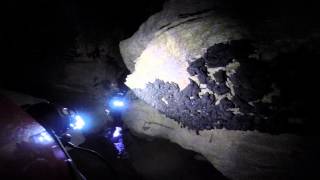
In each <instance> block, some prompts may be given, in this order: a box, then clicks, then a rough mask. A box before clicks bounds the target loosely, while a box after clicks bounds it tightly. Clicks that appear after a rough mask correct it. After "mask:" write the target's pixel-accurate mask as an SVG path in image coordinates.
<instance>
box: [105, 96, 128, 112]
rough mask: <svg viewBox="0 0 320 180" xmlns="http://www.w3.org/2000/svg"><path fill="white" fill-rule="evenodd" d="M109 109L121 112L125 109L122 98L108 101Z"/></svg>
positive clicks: (124, 102)
mask: <svg viewBox="0 0 320 180" xmlns="http://www.w3.org/2000/svg"><path fill="white" fill-rule="evenodd" d="M109 107H110V108H111V109H113V110H121V109H124V108H125V107H126V101H125V99H124V98H122V97H113V98H112V99H111V100H110V101H109Z"/></svg>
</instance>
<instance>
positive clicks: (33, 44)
mask: <svg viewBox="0 0 320 180" xmlns="http://www.w3.org/2000/svg"><path fill="white" fill-rule="evenodd" d="M202 2H204V3H203V4H202ZM0 4H1V5H0V12H1V28H0V49H1V50H0V52H1V62H0V95H1V96H0V108H2V109H0V129H1V128H4V129H6V128H7V125H8V124H10V122H6V121H3V122H1V120H2V119H3V118H7V117H10V116H6V115H5V113H6V112H11V109H10V108H9V106H8V107H5V106H6V100H2V99H1V97H2V95H4V96H6V98H9V99H10V98H11V97H10V96H12V97H14V98H16V99H18V100H17V101H21V102H15V103H16V104H18V105H19V106H20V107H21V108H22V109H24V110H26V109H27V108H25V107H29V106H32V105H31V104H28V103H25V101H27V100H29V99H32V101H30V102H33V101H38V99H41V100H46V101H50V102H52V103H54V104H58V105H59V108H60V107H70V108H71V109H72V108H74V109H77V110H80V111H83V112H86V113H87V114H86V116H91V120H90V121H92V122H94V121H95V120H94V119H99V120H96V121H95V122H94V123H92V122H91V123H90V124H89V123H88V124H89V126H88V127H86V128H87V129H84V130H83V131H82V132H81V133H79V132H76V133H75V137H76V138H75V140H74V141H75V142H73V143H75V144H77V145H79V147H80V148H89V149H91V150H94V151H96V152H98V153H99V155H100V156H101V157H100V159H99V156H96V155H94V153H91V154H90V153H86V152H82V151H78V150H77V149H76V148H74V149H72V148H70V149H68V154H69V155H70V156H71V158H72V160H73V161H74V163H75V165H76V167H77V169H78V170H79V172H81V173H82V174H83V175H84V176H85V177H86V178H87V179H129V178H130V179H146V180H158V179H159V180H160V179H190V180H194V179H250V178H251V179H252V178H253V179H270V178H271V179H301V178H302V177H309V178H310V177H312V176H314V175H315V174H317V173H316V168H317V166H316V165H315V164H316V162H317V160H320V157H319V155H318V151H319V150H320V148H319V147H320V146H318V145H319V143H316V142H315V141H317V140H318V139H319V138H318V136H319V134H318V127H319V126H318V124H319V123H318V122H317V119H318V116H317V109H318V105H316V104H317V99H318V96H319V95H318V94H319V93H318V92H319V91H318V84H317V83H318V81H319V80H318V75H317V72H318V66H317V64H318V63H317V60H318V59H319V57H320V54H319V47H320V34H319V32H320V31H319V30H320V23H319V20H318V18H317V17H319V11H318V8H317V6H316V5H315V3H314V2H311V1H304V2H301V1H300V2H295V1H289V0H283V1H277V0H263V1H252V0H245V1H236V0H226V1H224V0H199V2H198V1H197V0H186V1H185V2H184V1H183V0H152V1H149V0H135V1H128V0H116V1H106V0H105V1H99V0H91V1H85V0H68V1H65V0H41V1H40V0H32V1H22V0H21V1H20V0H5V1H3V2H1V3H0ZM180 10H181V12H180ZM220 17H227V18H225V19H223V20H225V21H227V23H226V25H225V26H224V22H219V23H217V24H214V23H213V24H214V25H212V26H210V28H212V27H213V28H212V29H214V28H216V29H217V30H215V31H214V32H213V33H212V32H211V31H210V30H207V29H206V28H207V27H206V25H207V24H210V23H212V22H215V20H216V19H218V20H217V22H218V21H219V18H220ZM215 18H216V19H215ZM229 21H230V23H229ZM193 23H194V24H193ZM228 23H229V24H228ZM233 23H234V24H233ZM221 24H222V25H221ZM189 25H190V26H192V27H195V28H190V30H188V29H187V28H185V27H190V26H189ZM210 25H211V24H210ZM197 26H199V27H200V28H199V29H200V30H199V29H197ZM220 26H221V27H220ZM202 27H203V28H202ZM179 28H181V29H179ZM201 28H202V29H201ZM194 29H196V30H194ZM203 29H205V30H204V31H208V34H209V35H208V36H205V35H204V36H197V33H198V31H197V30H199V32H203V31H202V30H203ZM230 29H231V30H230ZM234 29H235V30H234ZM238 29H240V30H239V32H240V33H239V34H240V35H238V34H237V33H238ZM233 30H234V31H233ZM242 31H243V32H244V33H243V32H242ZM229 32H231V33H230V34H231V35H229ZM188 33H189V34H188ZM206 33H207V32H206ZM210 33H211V34H210ZM242 33H243V34H242ZM168 34H169V35H168ZM190 34H191V35H190ZM233 35H234V37H233ZM211 36H212V37H213V38H212V37H211ZM193 37H195V39H192V38H193ZM199 37H200V40H199V39H197V38H199ZM161 38H163V39H161ZM170 38H172V39H173V40H172V39H170ZM201 38H202V39H201ZM205 38H207V40H203V39H205ZM212 39H213V40H212ZM211 41H215V42H214V43H212V42H211ZM123 42H124V43H123ZM172 42H177V44H178V45H177V46H175V44H174V43H172ZM185 42H187V43H185ZM199 42H200V43H199ZM171 43H172V44H171ZM180 44H182V45H181V46H179V45H180ZM185 44H187V45H185ZM188 44H189V45H190V44H191V45H190V46H188ZM153 45H155V46H154V47H157V48H159V47H160V48H159V52H160V51H161V52H162V51H164V52H165V53H168V54H169V55H166V54H165V55H163V52H162V54H161V53H159V54H157V55H154V56H155V59H157V58H158V57H157V56H162V55H163V57H165V58H167V57H170V55H171V54H170V53H172V52H174V53H176V54H174V55H175V56H174V57H175V58H172V59H173V60H172V59H170V58H168V59H170V60H172V61H173V62H175V61H177V62H178V63H177V64H178V66H179V67H177V69H174V70H177V71H179V72H180V70H179V68H180V66H183V65H181V64H179V63H180V61H183V62H184V63H185V64H187V66H186V68H185V69H184V70H185V73H186V74H187V76H188V82H189V84H188V85H187V86H186V87H185V88H184V89H183V88H181V86H180V84H179V82H178V81H177V82H175V81H168V80H167V79H165V78H163V77H162V78H163V79H161V76H160V75H163V74H165V73H166V72H164V73H163V72H160V73H159V74H160V75H159V76H157V75H154V74H152V75H154V77H156V78H155V79H153V81H147V83H145V87H144V88H140V89H139V88H136V87H134V86H130V85H128V84H129V83H127V82H128V81H129V80H128V79H129V78H130V77H134V75H135V73H137V74H138V75H140V76H137V77H138V78H137V79H138V80H137V81H140V79H139V78H141V79H143V77H144V76H148V75H149V74H143V73H144V68H142V69H138V68H137V67H138V65H140V64H139V63H141V64H142V63H145V64H147V65H146V66H145V68H146V69H147V68H149V66H150V69H151V68H152V65H150V64H152V63H149V64H148V63H146V62H145V61H144V59H143V57H144V56H143V55H144V53H145V54H147V53H148V50H149V49H152V48H153ZM157 45H159V46H157ZM167 47H169V48H168V49H169V50H167V49H166V48H167ZM185 47H191V48H189V49H188V48H185ZM194 47H196V48H194ZM170 48H172V49H173V50H172V49H170ZM184 48H185V49H186V50H185V49H184ZM194 49H205V51H203V53H202V54H201V53H200V54H201V55H198V54H197V53H198V52H199V51H197V50H194ZM170 50H172V51H170ZM185 52H187V53H185ZM195 52H197V53H195ZM184 53H185V54H187V55H186V56H182V55H181V54H184ZM188 53H189V54H188ZM195 54H197V55H195ZM148 55H149V56H147V57H148V58H150V59H152V57H153V54H152V55H151V56H150V54H148ZM189 56H193V57H190V59H192V60H190V59H188V58H189ZM181 57H183V58H184V57H187V58H186V59H183V58H181ZM161 58H162V57H159V59H161ZM179 58H180V59H179ZM181 59H182V60H181ZM161 60H163V59H161ZM164 61H165V60H164ZM165 62H166V61H165ZM131 65H133V68H132V67H131ZM170 65H171V64H170ZM158 66H159V69H161V68H160V66H164V67H165V68H168V69H170V66H165V65H164V64H161V63H159V64H158ZM183 67H184V66H183ZM134 68H137V69H134ZM232 68H234V69H232ZM139 73H141V74H142V75H141V74H139ZM155 74H156V73H155ZM181 74H183V73H181ZM152 75H150V76H152ZM168 76H172V74H170V73H169V71H168ZM177 76H179V77H180V75H177ZM181 76H182V75H181ZM152 77H153V76H152ZM195 77H196V79H197V80H195ZM142 81H143V80H141V82H142ZM7 92H9V93H7ZM119 92H120V94H121V96H124V97H125V98H127V99H128V102H130V103H132V105H128V106H129V107H125V108H124V110H123V111H126V110H127V109H126V108H128V109H130V111H129V110H128V112H125V113H124V112H123V111H122V110H121V111H118V110H117V109H112V108H114V107H108V108H109V109H108V108H107V109H104V108H105V107H104V106H108V104H107V103H106V102H105V101H106V99H108V100H109V99H110V98H111V97H112V96H115V94H117V95H118V94H119ZM15 93H18V94H19V95H16V94H15ZM20 94H22V95H20ZM30 97H32V98H30ZM33 98H35V100H33ZM138 100H141V101H142V102H143V103H141V102H140V101H138ZM125 103H126V102H125ZM144 103H146V105H145V104H144ZM106 104H107V105H106ZM128 104H129V103H128ZM142 104H143V105H142ZM116 105H117V104H116ZM111 106H112V105H111ZM117 106H124V105H123V104H120V105H119V104H118V105H117ZM130 106H131V107H130ZM136 106H138V107H139V108H140V109H139V108H138V111H139V110H141V112H143V113H146V114H147V115H145V116H141V117H143V118H145V119H144V121H143V122H140V121H137V122H136V124H132V123H131V122H130V121H128V120H126V121H125V120H124V119H128V117H129V119H133V120H140V119H142V118H140V115H141V114H143V113H141V114H139V112H140V111H139V112H134V113H132V111H134V110H136V109H137V107H136ZM55 107H56V106H55ZM6 108H7V109H6ZM148 108H154V109H155V110H156V112H155V111H153V110H150V109H148ZM8 109H9V110H10V111H9V110H8ZM110 109H111V110H110ZM29 110H30V109H29ZM36 111H37V110H36ZM49 111H50V113H51V110H48V111H47V112H46V113H45V114H41V113H40V114H41V115H40V116H37V115H38V114H37V112H36V113H35V114H33V113H30V111H27V110H26V112H28V113H29V115H31V116H32V117H33V118H34V119H35V120H37V121H38V122H40V124H41V125H42V126H45V125H43V124H42V122H41V120H39V119H37V118H40V119H46V118H47V117H49V115H48V116H47V114H50V113H49ZM105 111H106V112H105ZM109 111H111V112H109ZM113 111H114V112H113ZM149 111H150V112H149ZM57 112H58V111H57ZM57 112H55V113H56V114H54V116H53V115H52V114H50V117H49V119H58V117H60V115H61V112H60V111H59V113H60V114H58V113H57ZM11 113H12V112H11ZM104 113H107V115H105V114H104ZM130 113H131V114H130ZM148 113H150V114H152V115H150V114H148ZM158 113H159V114H160V115H158ZM12 114H14V113H12ZM88 114H89V115H88ZM9 115H10V114H9ZM133 116H134V117H133ZM12 117H13V116H12ZM75 117H76V116H75ZM164 117H165V118H166V119H165V120H169V121H170V122H169V123H168V122H167V123H164V122H163V121H162V120H163V118H164ZM10 118H11V117H10ZM15 118H16V117H15ZM148 118H149V119H148ZM152 118H154V119H155V120H154V121H153V120H150V119H152ZM89 119H90V118H89ZM92 119H93V120H92ZM159 119H160V120H159ZM171 120H173V121H171ZM53 121H55V120H53ZM6 123H7V124H6ZM86 123H87V122H86ZM139 123H141V124H142V125H141V124H139ZM161 123H163V124H161ZM150 124H153V125H156V126H157V127H158V126H159V127H160V128H163V129H166V130H159V129H157V128H155V129H156V130H155V129H152V128H153V126H148V125H150ZM176 124H177V125H176ZM171 125H172V126H171ZM1 126H2V127H1ZM116 126H117V128H119V127H121V135H120V137H118V135H117V136H115V135H114V134H113V135H112V133H115V131H116ZM140 126H141V129H142V130H141V129H140V130H137V129H138V128H137V127H139V128H140ZM8 127H9V125H8ZM179 128H181V129H179ZM8 129H10V128H8ZM150 129H151V130H150ZM158 130H159V131H158ZM214 130H217V132H218V133H215V132H213V133H212V134H210V135H208V134H207V133H208V132H212V131H214ZM172 131H176V134H173V133H171V132H172ZM193 131H194V132H193ZM5 132H6V131H3V132H0V146H1V147H0V153H2V152H7V151H6V150H5V148H7V146H6V145H7V144H6V143H7V141H6V140H5V138H3V137H5ZM141 132H142V133H141ZM225 132H227V133H229V132H230V134H232V133H234V134H236V135H234V134H232V135H230V134H224V133H225ZM16 133H20V132H18V131H16ZM152 133H154V134H152ZM161 133H162V134H161ZM179 133H180V134H179ZM237 133H239V134H237ZM246 133H247V134H246ZM255 133H257V134H258V135H256V134H255ZM217 134H218V135H217ZM50 135H51V136H53V135H54V134H50ZM287 135H288V136H287ZM17 136H20V135H17ZM21 136H22V135H21ZM59 136H60V135H59ZM220 136H223V137H221V139H219V138H220ZM199 137H201V138H204V139H205V138H207V137H209V138H208V139H209V140H207V139H206V140H204V141H202V139H198V138H199ZM215 137H218V139H217V140H215V139H214V138H215ZM235 137H239V139H237V138H235ZM59 138H60V137H59ZM59 138H58V139H59ZM179 138H180V139H179ZM184 138H185V139H184ZM238 141H239V142H238ZM243 141H244V143H243V144H241V143H242V142H243ZM212 142H214V143H216V144H214V143H212ZM229 142H230V144H229ZM273 142H274V143H273ZM207 143H209V144H210V145H208V144H207ZM219 143H221V144H219ZM250 143H252V144H250ZM281 143H282V145H280V144H281ZM8 144H9V143H8ZM17 144H19V143H17ZM122 144H125V146H126V148H125V149H126V150H125V152H124V153H123V154H121V155H119V152H120V151H121V150H119V149H118V146H119V145H122ZM192 144H194V145H192ZM235 144H237V145H239V146H235ZM220 145H221V147H220ZM17 146H18V145H17ZM234 146H235V147H236V148H234V149H232V150H231V148H230V149H229V147H234ZM285 146H287V147H285ZM2 147H5V148H2ZM1 148H2V149H4V150H2V149H1ZM120 148H121V147H120ZM251 148H252V149H251ZM300 148H301V149H300ZM8 149H9V148H8ZM29 150H30V149H27V150H26V149H23V148H22V150H20V151H22V152H19V153H17V154H18V155H17V157H19V158H20V155H21V158H20V159H19V158H18V160H19V161H23V162H26V161H28V159H23V157H22V156H24V155H25V154H26V153H27V152H28V151H29ZM25 151H26V152H25ZM30 151H31V150H30ZM237 151H239V154H237ZM15 152H16V151H15ZM251 152H252V156H251V154H250V153H251ZM241 153H244V154H245V155H242V154H241ZM246 153H248V154H249V155H248V154H246ZM268 153H269V154H271V155H269V154H268ZM277 153H278V154H277ZM4 154H5V153H4ZM36 154H37V153H36ZM92 154H93V155H92ZM235 154H236V155H235ZM4 156H5V155H4ZM35 156H37V155H35ZM38 156H39V155H38ZM279 156H283V159H285V160H287V161H286V162H280V161H281V160H280V159H279V161H278V160H274V161H271V159H272V158H270V157H276V158H274V159H277V157H279ZM287 156H288V157H287ZM305 156H306V157H305ZM286 158H287V159H286ZM1 159H3V157H2V155H0V160H1ZM4 159H5V158H4ZM21 159H22V160H21ZM101 159H102V161H101ZM243 159H247V160H248V161H246V160H243ZM266 159H268V160H270V161H268V160H266ZM310 159H312V162H311V160H310ZM285 160H284V161H285ZM263 161H266V162H265V164H263V163H262V162H263ZM4 162H5V161H4ZM299 162H301V164H299ZM42 163H43V162H42ZM259 163H260V164H259ZM239 164H241V166H239V167H236V166H237V165H239ZM288 164H289V165H288ZM297 164H299V165H297ZM305 164H308V166H304V165H305ZM282 165H283V166H282ZM40 166H41V165H40ZM301 166H302V167H303V168H302V169H300V168H301ZM32 167H33V166H32ZM61 167H62V166H61ZM247 167H248V168H247ZM282 167H285V168H287V167H288V168H287V169H281V168H282ZM310 167H311V168H310ZM5 168H6V167H5V165H2V164H0V178H1V176H2V173H1V171H2V169H5ZM11 168H12V167H11ZM13 168H15V167H13ZM34 168H35V169H36V170H37V169H39V171H41V170H43V171H46V170H44V169H50V168H52V167H51V166H46V165H45V166H44V167H41V168H39V167H37V166H35V167H34ZM246 168H247V169H246ZM255 168H256V169H257V170H256V171H255V170H253V169H255ZM259 168H261V169H263V170H261V169H259ZM308 168H309V169H308ZM9 169H10V167H9ZM288 169H289V170H288ZM297 169H298V170H297ZM260 170H261V171H260ZM287 171H289V173H287ZM8 172H9V175H8V174H5V173H8ZM8 172H4V174H5V175H4V177H5V178H6V177H7V176H8V178H10V177H14V176H10V173H11V172H14V171H12V170H8ZM251 172H252V174H253V175H252V174H251ZM33 175H34V172H33V173H32V176H25V178H26V179H28V178H29V179H34V178H39V177H40V179H41V176H42V177H45V176H46V175H45V173H43V174H42V175H41V173H40V175H36V177H33ZM251 175H252V176H251ZM318 176H319V175H318ZM23 177H24V176H23ZM51 178H52V179H55V176H52V177H51ZM1 179H2V178H1ZM65 179H68V178H65ZM75 179H83V178H81V177H76V178H75Z"/></svg>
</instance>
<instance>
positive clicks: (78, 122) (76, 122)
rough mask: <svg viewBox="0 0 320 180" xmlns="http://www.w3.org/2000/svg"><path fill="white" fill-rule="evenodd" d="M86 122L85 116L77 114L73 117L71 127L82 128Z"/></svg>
mask: <svg viewBox="0 0 320 180" xmlns="http://www.w3.org/2000/svg"><path fill="white" fill-rule="evenodd" d="M85 124H86V123H85V122H84V120H83V118H82V117H81V116H80V115H75V116H73V117H72V120H71V123H70V127H72V129H74V130H77V129H82V128H83V127H84V125H85Z"/></svg>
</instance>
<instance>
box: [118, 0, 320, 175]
mask: <svg viewBox="0 0 320 180" xmlns="http://www.w3.org/2000/svg"><path fill="white" fill-rule="evenodd" d="M197 2H198V1H197ZM197 2H196V0H194V1H193V0H189V1H187V2H182V1H180V3H179V0H174V1H169V2H168V3H167V4H166V5H165V6H164V9H163V11H161V12H159V13H157V14H155V15H153V16H152V17H150V18H149V20H148V21H147V22H145V23H144V24H143V25H141V27H140V29H139V30H138V32H136V33H135V34H134V35H133V36H132V37H131V38H130V39H128V40H125V41H123V42H121V43H120V49H121V54H122V56H123V58H124V61H125V63H126V65H127V66H128V68H129V69H130V70H131V74H130V75H128V76H127V79H126V85H127V86H129V87H130V88H131V89H132V91H133V92H134V94H135V95H136V96H137V97H139V98H140V99H142V100H144V101H145V102H146V103H147V104H149V105H151V106H152V107H153V108H154V109H152V108H151V107H148V108H149V109H148V108H147V107H145V106H146V105H141V107H140V106H138V105H136V104H135V103H136V102H134V103H133V104H134V105H133V107H131V108H133V109H132V110H129V111H127V112H125V123H126V124H127V125H128V127H129V128H131V129H132V130H133V131H136V132H137V133H140V134H145V135H149V136H158V137H164V138H168V139H170V140H171V141H174V142H176V143H178V144H180V145H181V146H183V147H185V148H187V149H192V150H194V151H197V152H199V153H201V154H203V155H204V156H206V157H207V159H208V160H210V162H211V163H212V164H213V165H214V166H215V167H216V168H217V169H218V170H220V171H221V172H223V173H224V175H226V176H228V177H230V178H232V179H250V178H251V179H261V178H262V179H268V178H271V179H272V178H274V177H280V176H282V177H283V176H285V175H292V174H295V171H296V170H293V169H292V167H291V164H294V166H295V167H301V168H302V167H303V166H300V165H297V164H298V163H299V158H298V159H294V160H292V161H291V160H290V161H288V159H290V156H291V155H290V154H291V153H293V152H295V151H300V152H302V153H308V152H309V150H306V149H304V148H302V149H300V147H299V146H300V145H301V143H303V142H304V141H306V139H304V138H302V137H301V136H298V134H299V135H301V134H309V135H310V134H313V132H314V131H311V130H310V129H311V128H312V127H316V126H314V124H313V122H312V120H313V115H314V114H315V112H316V109H315V108H314V107H313V106H306V105H307V104H311V102H312V100H311V99H313V96H314V95H315V94H317V92H316V91H315V90H310V89H309V88H306V87H305V86H304V85H302V84H303V83H302V82H306V81H308V82H310V83H308V84H309V85H310V84H313V82H315V79H314V77H316V75H315V72H316V71H317V70H316V67H317V66H316V65H315V63H314V62H313V61H312V60H311V59H318V58H319V57H320V56H319V53H318V52H317V50H316V49H317V47H316V46H309V45H310V44H314V43H315V42H320V41H319V38H318V37H320V36H318V35H317V32H316V31H314V30H312V28H310V29H308V30H306V31H308V32H304V33H303V34H305V35H304V36H300V35H301V32H303V31H304V30H303V31H302V30H301V29H300V30H299V29H297V30H292V32H294V31H297V32H298V33H297V34H294V33H287V30H286V29H287V25H283V26H282V24H281V21H279V22H277V23H274V22H276V21H277V19H274V21H270V22H272V23H269V21H262V20H261V23H260V24H259V23H257V24H255V25H254V26H253V25H252V24H251V25H248V24H246V23H245V22H248V21H241V18H240V19H239V18H237V16H235V15H234V14H233V16H231V15H230V17H232V18H230V17H229V16H228V13H226V12H225V13H219V12H220V11H216V7H215V6H214V5H210V3H207V4H206V3H205V2H209V1H200V3H197ZM292 24H294V20H292ZM269 30H270V31H269ZM299 32H300V33H299ZM302 60H307V61H308V63H301V62H302ZM301 83H302V84H301ZM138 104H139V103H138ZM151 109H152V110H151ZM155 109H156V110H155ZM158 111H159V112H160V113H161V115H159V114H157V113H158ZM152 112H154V114H155V115H151V114H152ZM271 134H272V135H271ZM288 134H291V135H288ZM293 134H295V135H293ZM212 142H213V143H212ZM309 142H310V141H309ZM273 143H274V144H283V145H281V146H277V147H276V146H273V145H272V144H273ZM316 144H317V143H315V144H312V143H311V144H308V145H307V146H309V145H310V146H311V147H312V146H314V145H316ZM284 152H285V153H284ZM250 154H251V155H250ZM310 155H311V154H310ZM278 156H283V157H282V158H283V159H282V160H279V159H277V158H272V157H278ZM311 156H312V155H311ZM255 159H257V160H255ZM311 159H312V158H311ZM278 160H279V161H278ZM284 161H286V162H285V163H281V162H284ZM296 165H297V166H296ZM268 167H271V168H272V169H282V170H280V171H281V172H275V171H272V172H270V169H269V168H268ZM298 169H299V168H298ZM291 172H294V173H291ZM297 173H298V172H297ZM280 174H282V175H280ZM277 175H279V176H277Z"/></svg>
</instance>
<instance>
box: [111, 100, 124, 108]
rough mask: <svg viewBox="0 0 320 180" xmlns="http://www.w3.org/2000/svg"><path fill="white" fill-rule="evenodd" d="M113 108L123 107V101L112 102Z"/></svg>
mask: <svg viewBox="0 0 320 180" xmlns="http://www.w3.org/2000/svg"><path fill="white" fill-rule="evenodd" d="M112 104H113V106H115V107H123V106H124V102H123V101H120V100H114V101H113V102H112Z"/></svg>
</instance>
